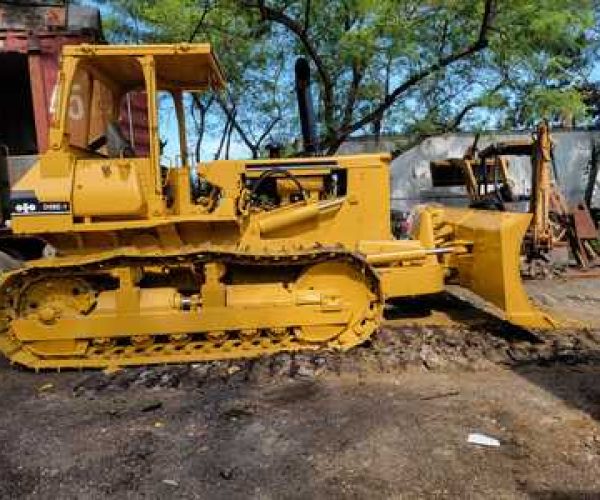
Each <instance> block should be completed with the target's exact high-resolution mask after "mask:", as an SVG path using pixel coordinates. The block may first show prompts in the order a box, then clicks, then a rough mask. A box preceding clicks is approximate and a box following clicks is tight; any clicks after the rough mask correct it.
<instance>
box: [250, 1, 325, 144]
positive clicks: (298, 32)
mask: <svg viewBox="0 0 600 500" xmlns="http://www.w3.org/2000/svg"><path fill="white" fill-rule="evenodd" d="M241 3H242V5H244V6H245V7H247V8H254V9H258V11H259V12H260V15H261V17H262V19H263V20H265V21H272V22H274V23H277V24H280V25H282V26H284V27H286V28H287V29H288V30H289V31H291V32H292V33H293V34H294V35H295V36H296V37H297V38H298V40H299V41H300V43H301V44H302V46H303V47H304V50H306V52H307V54H308V56H309V57H310V58H311V60H312V61H313V63H314V65H315V67H316V68H317V73H318V74H319V79H320V80H321V85H322V90H323V92H322V97H323V114H324V118H325V126H326V128H327V132H328V135H330V134H333V133H334V123H333V115H334V97H333V82H332V79H331V75H330V74H329V72H328V71H327V68H326V67H325V62H324V61H323V59H322V58H321V56H320V55H319V53H318V52H317V49H316V47H315V46H314V45H313V42H312V40H311V39H310V37H309V36H308V34H307V32H306V31H305V29H304V27H303V26H302V25H301V24H300V23H298V22H297V21H296V20H294V19H292V18H291V17H289V16H288V15H287V14H285V12H283V11H280V10H276V9H273V8H272V7H269V6H268V5H266V3H265V0H258V2H257V3H254V2H249V1H243V0H242V2H241Z"/></svg>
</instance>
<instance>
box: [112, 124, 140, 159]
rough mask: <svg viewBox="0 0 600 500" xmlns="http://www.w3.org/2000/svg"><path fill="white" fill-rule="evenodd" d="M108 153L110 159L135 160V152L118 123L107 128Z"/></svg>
mask: <svg viewBox="0 0 600 500" xmlns="http://www.w3.org/2000/svg"><path fill="white" fill-rule="evenodd" d="M106 151H107V153H108V156H109V157H110V158H121V157H123V158H134V157H135V151H134V150H133V147H132V146H131V143H130V142H129V141H128V140H127V138H126V137H125V136H124V135H123V131H122V130H121V127H120V126H119V124H118V123H117V122H116V121H110V122H108V125H107V126H106Z"/></svg>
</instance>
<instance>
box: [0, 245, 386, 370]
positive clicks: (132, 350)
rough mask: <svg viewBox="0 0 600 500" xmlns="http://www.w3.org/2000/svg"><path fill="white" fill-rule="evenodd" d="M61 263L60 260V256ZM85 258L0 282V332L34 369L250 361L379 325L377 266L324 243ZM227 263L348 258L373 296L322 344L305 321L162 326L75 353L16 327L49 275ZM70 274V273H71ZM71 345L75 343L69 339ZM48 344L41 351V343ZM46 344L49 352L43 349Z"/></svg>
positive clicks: (334, 342)
mask: <svg viewBox="0 0 600 500" xmlns="http://www.w3.org/2000/svg"><path fill="white" fill-rule="evenodd" d="M57 260H58V261H57ZM81 260H83V259H80V262H79V263H75V262H70V261H69V260H68V259H65V260H64V261H63V262H62V263H61V262H60V260H59V259H55V260H54V262H50V261H49V260H41V261H37V262H33V263H30V264H29V265H28V266H27V267H25V268H22V269H19V270H16V271H13V272H11V273H9V274H7V275H6V276H5V277H4V279H3V281H2V283H1V284H0V296H1V297H2V299H3V303H2V316H3V318H4V321H3V323H4V328H3V330H4V331H3V332H2V333H0V351H2V352H3V353H4V354H5V355H6V356H7V357H8V358H9V359H10V360H11V361H12V362H14V363H18V364H20V365H24V366H27V367H29V368H32V369H36V370H37V369H66V368H71V369H73V368H75V369H79V368H116V367H119V366H128V365H149V364H166V363H186V362H200V361H213V360H226V359H236V358H252V357H258V356H264V355H270V354H274V353H277V352H283V351H287V352H294V351H301V350H318V349H327V350H331V349H338V350H346V349H350V348H352V347H354V346H356V345H358V344H361V343H363V342H364V341H365V340H367V339H368V338H369V337H370V336H371V335H372V334H373V333H374V331H375V330H376V329H377V327H378V326H379V324H380V322H381V315H382V299H381V293H380V290H379V284H378V279H377V276H376V274H375V273H374V271H373V270H372V269H371V268H370V267H369V266H368V264H366V263H365V262H364V260H363V259H362V258H361V257H360V256H359V255H356V254H353V253H350V252H347V251H345V250H343V249H339V248H318V249H312V250H310V251H308V252H303V253H294V254H285V255H282V254H277V255H257V254H246V253H236V252H230V253H227V252H211V251H203V252H198V251H189V252H186V253H179V254H162V255H158V256H156V255H154V256H149V255H127V254H126V253H123V254H120V255H111V256H108V257H100V258H96V259H94V258H93V257H92V258H90V257H88V258H86V259H85V261H83V262H81ZM215 262H218V263H221V264H224V265H225V266H237V267H238V268H239V267H243V268H246V269H252V270H254V271H257V272H259V271H260V269H257V268H259V267H262V268H263V269H265V270H266V269H268V270H269V271H270V272H272V270H273V269H277V268H280V267H287V268H290V267H294V268H298V269H300V268H308V267H310V266H314V265H317V264H322V263H331V262H336V263H343V264H344V265H347V266H351V268H352V269H354V270H355V272H356V273H357V275H358V274H360V276H362V277H364V283H365V286H367V287H368V289H369V290H370V292H371V297H372V299H371V300H370V302H369V306H368V308H367V309H366V310H365V311H364V314H363V316H362V317H360V318H354V319H353V321H352V322H351V324H348V325H347V328H345V329H344V331H342V332H340V334H339V335H336V336H335V337H333V338H329V339H326V340H323V341H314V340H311V341H307V340H306V339H305V338H303V337H302V335H301V334H300V331H301V325H297V326H295V325H293V324H292V325H291V326H289V327H286V328H283V329H282V328H277V329H270V328H268V327H265V328H255V329H253V330H247V329H244V328H243V325H241V327H240V328H239V329H231V330H224V331H221V332H218V333H219V335H217V336H215V335H213V334H212V333H214V332H208V331H205V332H203V331H199V332H195V331H194V332H186V333H185V334H181V335H165V334H164V333H163V332H160V331H157V332H155V333H153V334H150V335H147V336H145V337H144V338H142V339H140V337H139V336H135V335H127V334H126V332H125V334H123V333H121V335H119V336H118V338H111V337H109V338H106V337H103V338H94V339H86V340H77V342H79V343H80V345H81V349H80V350H79V352H78V353H77V354H76V355H74V354H73V353H67V352H65V353H61V351H60V349H61V345H62V344H61V340H57V339H56V338H53V336H52V329H48V331H49V335H48V338H46V339H44V340H43V341H42V342H40V343H36V342H29V341H23V340H22V339H20V338H19V333H18V332H17V331H15V328H13V321H14V320H15V319H17V318H19V314H20V311H22V310H23V307H24V306H23V300H24V299H23V296H24V293H25V292H26V291H27V289H28V287H30V286H31V284H32V283H36V282H43V281H46V280H48V281H49V282H50V281H51V280H60V279H62V280H65V279H66V278H67V279H75V280H81V279H84V278H85V277H87V276H93V275H97V274H98V273H107V272H110V271H111V270H112V269H115V268H123V267H127V266H132V267H136V268H146V267H152V268H161V267H162V268H170V267H177V266H185V265H193V266H203V265H206V264H207V263H215ZM65 277H66V278H65ZM70 342H72V341H70ZM42 344H43V348H42V349H40V347H39V346H40V345H42ZM44 349H48V351H47V352H46V351H44Z"/></svg>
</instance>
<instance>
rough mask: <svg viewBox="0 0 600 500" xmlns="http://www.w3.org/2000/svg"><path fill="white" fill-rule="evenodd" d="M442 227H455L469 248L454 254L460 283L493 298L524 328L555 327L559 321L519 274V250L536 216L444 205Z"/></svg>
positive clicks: (456, 236) (455, 235)
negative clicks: (531, 296) (533, 301)
mask: <svg viewBox="0 0 600 500" xmlns="http://www.w3.org/2000/svg"><path fill="white" fill-rule="evenodd" d="M442 218H443V221H442V227H444V226H445V227H446V232H448V231H447V229H448V228H447V226H448V225H450V226H451V227H452V228H453V239H454V242H455V244H456V243H458V244H464V245H465V246H466V248H468V249H469V251H467V252H465V253H459V254H455V255H454V256H453V257H452V258H451V259H452V260H451V263H450V267H452V268H455V269H456V270H457V271H458V280H459V284H460V285H461V286H463V287H465V288H468V289H470V290H471V291H473V292H474V293H476V294H477V295H479V296H481V297H482V298H484V299H485V300H487V301H489V302H491V303H492V304H494V305H495V306H496V307H498V308H499V309H501V310H502V311H503V313H504V316H505V319H506V320H507V321H510V322H511V323H514V324H516V325H519V326H522V327H525V328H551V327H554V326H556V323H555V321H554V320H553V319H552V318H551V317H550V316H549V315H547V314H545V313H544V312H542V311H540V310H539V309H537V308H536V307H535V306H533V305H532V304H531V302H530V301H529V298H528V296H527V293H526V291H525V288H524V286H523V283H522V281H521V275H520V250H521V244H522V241H523V237H524V236H525V232H526V231H527V228H528V227H529V223H530V221H531V215H530V214H526V213H508V212H496V211H489V210H473V209H454V208H445V209H444V210H443V216H442Z"/></svg>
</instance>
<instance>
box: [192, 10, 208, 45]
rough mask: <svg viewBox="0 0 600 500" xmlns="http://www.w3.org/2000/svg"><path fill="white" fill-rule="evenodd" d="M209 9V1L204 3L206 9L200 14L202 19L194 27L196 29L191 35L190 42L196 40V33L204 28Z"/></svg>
mask: <svg viewBox="0 0 600 500" xmlns="http://www.w3.org/2000/svg"><path fill="white" fill-rule="evenodd" d="M209 10H210V4H209V2H208V1H207V2H206V3H205V4H204V10H203V11H202V15H201V16H200V19H199V20H198V22H197V23H196V26H195V27H194V31H192V34H191V35H190V38H189V39H188V43H192V42H193V41H194V39H195V38H196V35H197V34H198V32H199V31H200V28H202V25H203V24H204V19H206V16H207V15H208V11H209Z"/></svg>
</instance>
